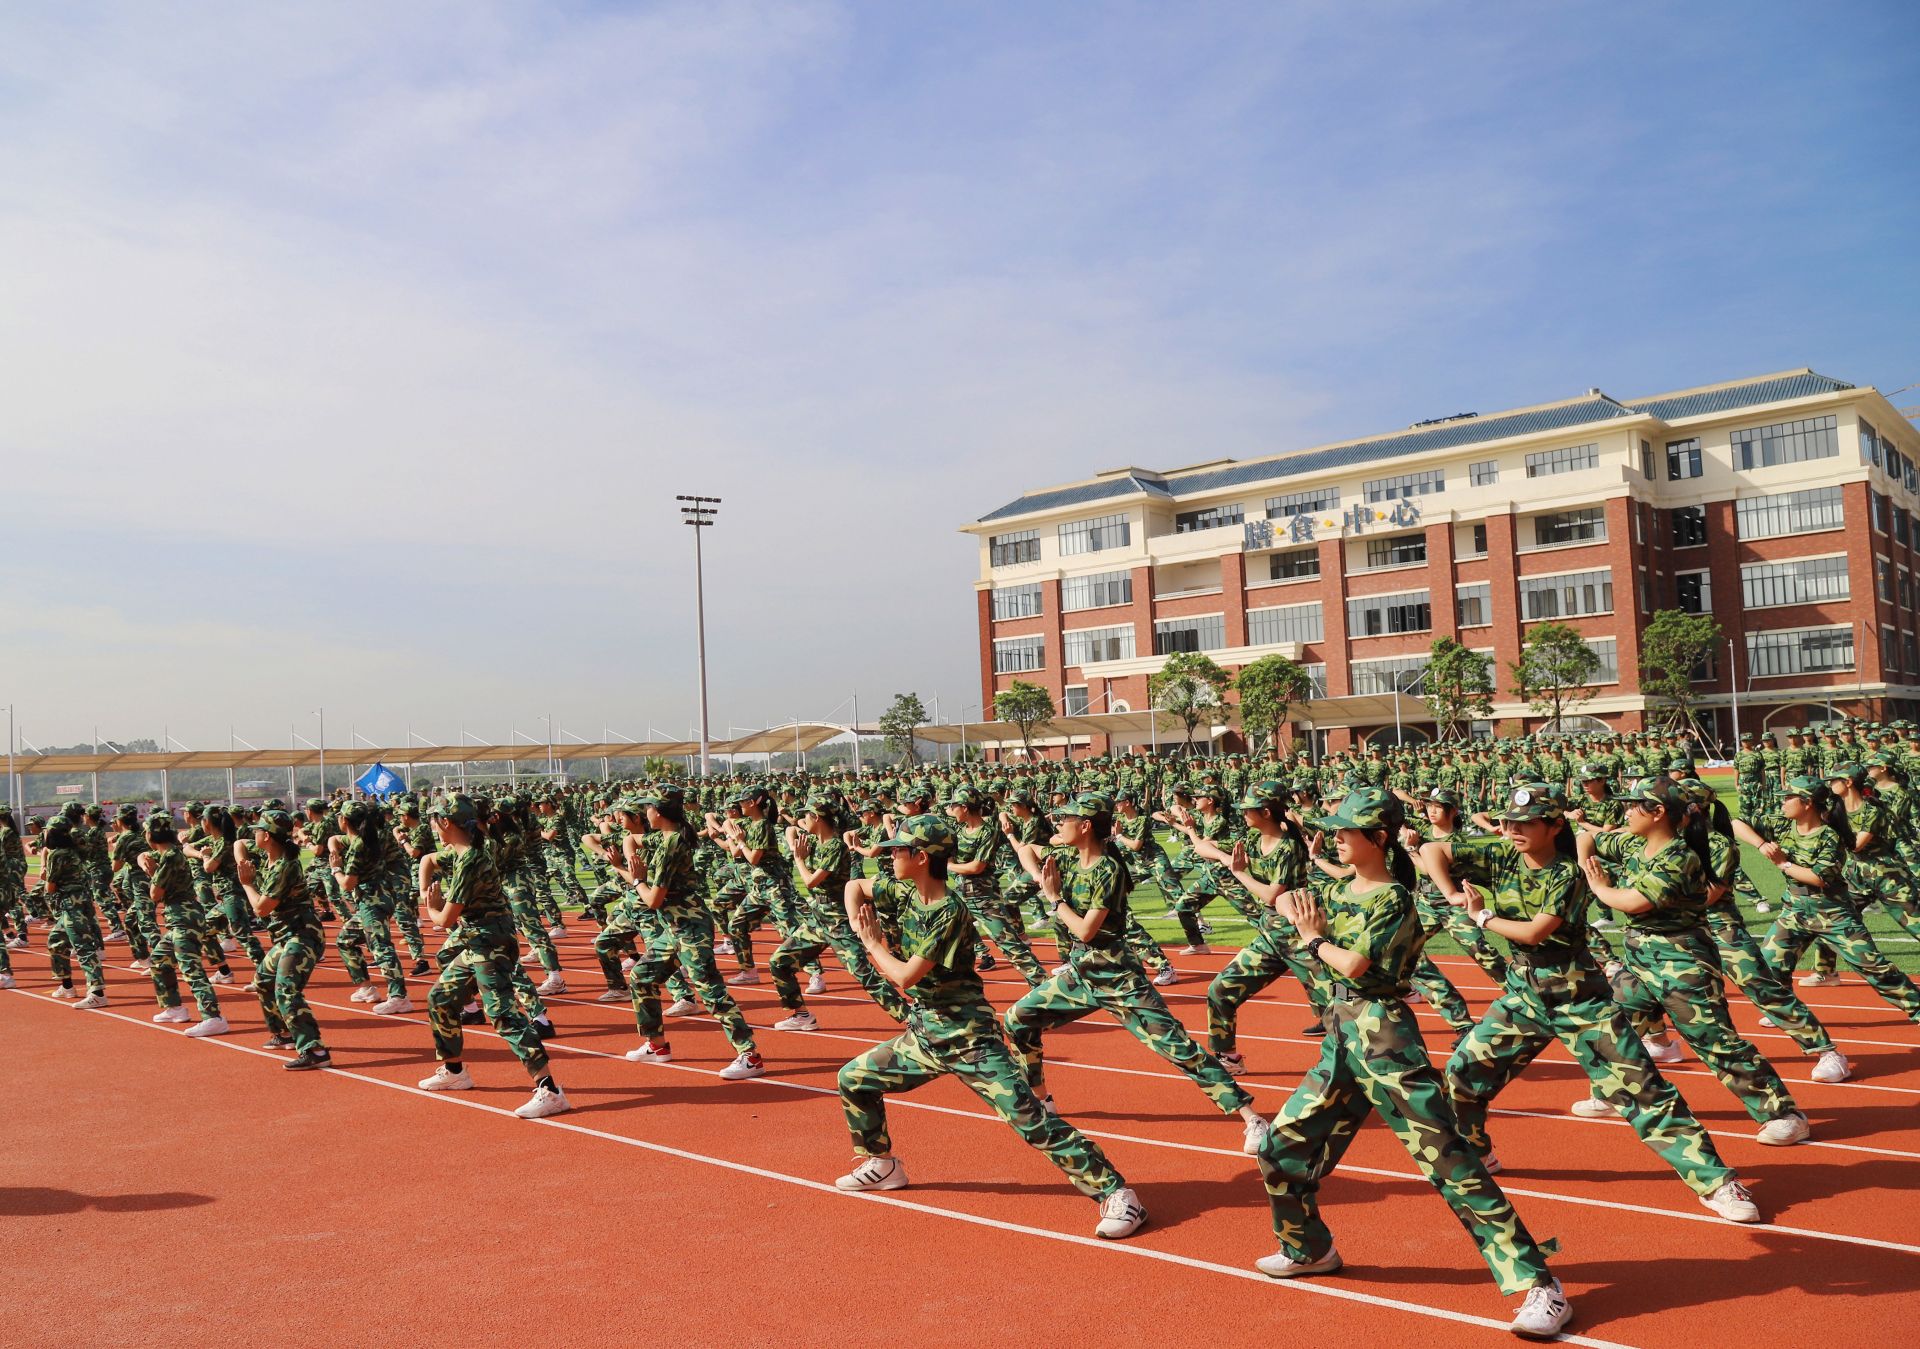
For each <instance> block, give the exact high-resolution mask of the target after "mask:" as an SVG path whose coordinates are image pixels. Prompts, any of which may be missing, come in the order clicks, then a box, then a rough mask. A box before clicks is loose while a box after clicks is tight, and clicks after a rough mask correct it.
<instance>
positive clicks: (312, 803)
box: [307, 796, 327, 810]
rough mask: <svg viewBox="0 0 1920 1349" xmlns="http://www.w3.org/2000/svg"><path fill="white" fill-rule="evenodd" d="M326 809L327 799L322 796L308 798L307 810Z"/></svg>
mask: <svg viewBox="0 0 1920 1349" xmlns="http://www.w3.org/2000/svg"><path fill="white" fill-rule="evenodd" d="M326 808H327V798H326V797H324V796H309V797H308V798H307V809H308V810H325V809H326Z"/></svg>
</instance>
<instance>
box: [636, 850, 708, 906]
mask: <svg viewBox="0 0 1920 1349" xmlns="http://www.w3.org/2000/svg"><path fill="white" fill-rule="evenodd" d="M640 856H641V859H642V863H643V865H644V866H645V867H646V869H647V884H648V885H658V886H663V887H665V889H666V892H667V893H666V896H665V898H663V899H662V900H661V901H660V908H659V910H658V912H660V913H663V914H670V915H674V916H679V917H684V916H686V915H687V914H691V913H697V912H699V911H700V908H701V905H700V897H699V895H698V893H697V892H696V891H695V889H694V884H693V849H692V848H690V847H688V846H687V837H686V835H685V834H683V833H682V832H681V831H680V830H678V829H654V830H650V831H649V832H648V833H647V834H646V835H645V836H644V837H643V838H642V839H641V840H640Z"/></svg>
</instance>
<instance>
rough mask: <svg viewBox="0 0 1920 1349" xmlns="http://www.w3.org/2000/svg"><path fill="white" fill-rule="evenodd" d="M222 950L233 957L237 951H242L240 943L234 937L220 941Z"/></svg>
mask: <svg viewBox="0 0 1920 1349" xmlns="http://www.w3.org/2000/svg"><path fill="white" fill-rule="evenodd" d="M220 949H221V950H222V951H225V952H226V953H227V954H228V955H232V954H233V953H234V952H235V951H238V950H239V949H240V943H239V942H237V941H235V940H234V939H233V938H232V937H222V938H221V939H220Z"/></svg>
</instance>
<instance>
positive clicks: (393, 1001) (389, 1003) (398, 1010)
mask: <svg viewBox="0 0 1920 1349" xmlns="http://www.w3.org/2000/svg"><path fill="white" fill-rule="evenodd" d="M373 1010H374V1011H376V1012H378V1013H380V1015H381V1016H405V1015H406V1014H407V1013H408V1012H411V1011H412V1010H413V999H412V998H409V997H408V996H407V995H406V994H404V993H402V994H401V995H400V996H399V997H397V998H388V999H387V1000H386V1001H385V1002H376V1003H375V1004H374V1005H373Z"/></svg>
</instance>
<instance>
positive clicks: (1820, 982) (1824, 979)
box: [1800, 970, 1840, 988]
mask: <svg viewBox="0 0 1920 1349" xmlns="http://www.w3.org/2000/svg"><path fill="white" fill-rule="evenodd" d="M1839 982H1840V971H1839V970H1835V971H1834V972H1833V973H1832V974H1822V973H1820V971H1819V970H1815V971H1813V973H1811V974H1803V975H1801V976H1800V987H1802V988H1832V987H1833V986H1834V985H1835V984H1837V983H1839Z"/></svg>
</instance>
